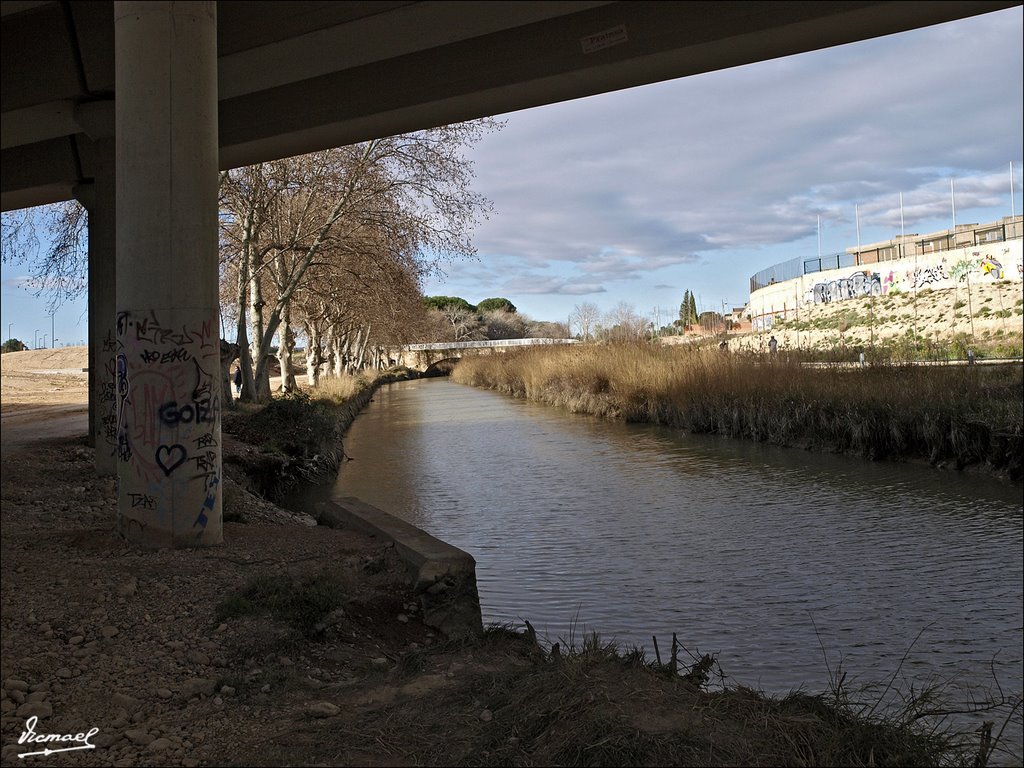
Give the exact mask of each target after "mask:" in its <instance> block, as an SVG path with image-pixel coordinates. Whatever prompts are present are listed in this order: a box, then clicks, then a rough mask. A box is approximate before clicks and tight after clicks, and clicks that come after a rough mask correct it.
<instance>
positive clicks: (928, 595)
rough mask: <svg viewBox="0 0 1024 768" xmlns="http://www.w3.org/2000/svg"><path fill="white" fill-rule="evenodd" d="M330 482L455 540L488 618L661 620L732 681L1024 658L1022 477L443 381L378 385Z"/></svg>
mask: <svg viewBox="0 0 1024 768" xmlns="http://www.w3.org/2000/svg"><path fill="white" fill-rule="evenodd" d="M375 400H376V402H375V403H373V404H372V405H371V406H370V408H369V409H368V410H367V411H366V412H365V413H363V414H361V415H360V416H359V417H358V419H357V420H356V422H355V424H354V425H353V427H352V428H351V430H350V431H349V434H348V436H347V438H346V445H345V449H346V452H347V453H348V454H349V455H350V456H352V457H353V458H354V461H352V462H350V463H346V464H345V465H344V466H343V468H342V471H341V472H340V473H339V477H338V482H337V485H336V488H335V493H336V494H337V495H339V496H357V497H359V498H361V499H364V500H365V501H368V502H369V503H371V504H374V505H376V506H379V507H381V508H383V509H386V510H388V511H390V512H392V513H394V514H398V515H400V516H402V517H404V518H406V519H408V520H409V521H410V522H412V523H414V524H416V525H418V526H420V527H422V528H424V529H425V530H427V531H429V532H431V533H433V534H435V535H437V536H439V537H440V538H442V539H445V540H447V541H450V542H452V543H453V544H455V545H457V546H459V547H462V548H463V549H465V550H467V551H469V552H471V553H472V554H473V555H474V557H476V559H477V563H478V577H479V586H480V594H481V601H482V606H483V611H484V618H485V621H517V620H519V619H520V618H528V619H529V620H530V621H531V623H533V624H534V625H535V626H537V628H538V630H542V631H544V630H546V632H547V633H548V635H549V636H550V638H551V639H557V638H558V637H560V636H561V637H566V636H567V634H568V632H569V631H570V625H571V624H572V622H573V620H574V617H575V619H576V620H577V621H578V629H577V637H578V636H579V632H580V631H582V628H583V627H584V626H586V627H588V628H594V629H598V630H599V631H600V632H601V633H602V635H603V636H604V637H615V638H617V639H618V640H620V641H623V642H637V643H644V644H649V642H650V638H651V635H652V634H658V635H660V636H661V637H665V638H669V637H670V636H671V633H672V632H676V633H678V635H679V637H680V640H681V641H682V642H684V644H685V645H686V646H687V647H688V648H690V649H691V650H696V649H699V650H700V651H702V652H711V651H715V652H718V653H719V654H720V661H721V664H722V666H723V668H724V669H725V671H726V672H727V673H728V674H730V675H731V676H732V679H733V680H734V681H735V682H742V683H744V684H747V685H753V686H760V687H763V688H765V689H767V690H773V691H785V690H788V689H790V688H792V687H794V686H797V685H800V684H806V685H808V686H810V687H812V688H819V689H820V688H821V687H823V686H824V685H825V684H826V683H827V677H828V673H827V670H826V664H825V662H824V660H823V655H822V648H821V646H824V648H825V650H826V652H827V654H828V657H829V662H830V664H831V666H832V668H833V670H834V669H835V665H836V663H837V661H838V660H839V659H840V658H842V659H843V664H844V667H845V668H846V669H848V670H850V672H851V674H854V673H855V674H858V675H860V676H861V677H862V678H863V679H865V680H880V679H883V678H886V677H888V676H889V675H891V674H892V673H893V672H894V671H895V669H896V668H897V666H898V665H899V663H900V659H901V658H902V657H903V655H904V654H905V652H906V651H907V649H908V648H909V647H910V646H911V645H912V644H914V643H915V639H916V638H918V635H919V634H920V635H921V637H920V639H918V640H917V642H916V645H914V651H913V653H912V654H911V656H910V658H909V659H908V662H907V664H906V665H905V666H904V671H905V672H906V673H907V674H908V675H910V676H913V677H914V679H927V678H928V677H930V676H932V675H939V676H941V677H943V678H946V679H948V678H949V677H952V676H958V677H960V678H961V679H964V680H966V681H973V682H980V681H983V680H985V679H986V678H987V674H988V664H989V662H990V661H991V659H992V658H993V657H994V656H996V654H998V665H997V667H998V669H999V672H1000V675H1001V677H1000V680H1001V682H1002V683H1003V685H1004V687H1007V688H1009V689H1011V690H1013V691H1019V690H1020V689H1021V687H1022V679H1024V663H1022V651H1021V643H1022V625H1024V610H1022V599H1024V564H1022V557H1021V552H1022V547H1024V527H1022V514H1021V499H1020V487H1019V486H1014V485H1012V484H1009V483H1005V482H1000V481H997V480H993V479H990V478H987V477H982V476H963V475H960V474H957V473H944V472H941V471H935V470H932V469H930V468H927V467H918V466H910V465H889V464H873V463H870V462H865V461H861V460H859V459H851V458H848V457H840V456H830V455H820V454H815V453H807V452H803V451H795V450H781V449H774V448H769V447H764V446H759V445H756V444H752V443H746V442H743V441H737V440H730V439H718V438H712V437H693V436H683V435H679V434H678V433H675V432H673V431H670V430H666V429H660V428H653V427H648V426H642V425H624V424H612V423H607V422H603V421H600V420H597V419H594V418H590V417H581V416H573V415H571V414H567V413H564V412H561V411H558V410H556V409H551V408H547V407H544V406H539V405H535V404H532V403H527V402H523V401H517V400H512V399H510V398H506V397H504V396H502V395H498V394H495V393H490V392H484V391H480V390H474V389H470V388H467V387H462V386H459V385H456V384H452V383H451V382H448V381H436V380H435V381H429V382H426V381H420V382H409V383H405V384H399V385H393V386H391V387H388V388H386V389H383V390H381V391H380V392H378V394H377V395H376V396H375Z"/></svg>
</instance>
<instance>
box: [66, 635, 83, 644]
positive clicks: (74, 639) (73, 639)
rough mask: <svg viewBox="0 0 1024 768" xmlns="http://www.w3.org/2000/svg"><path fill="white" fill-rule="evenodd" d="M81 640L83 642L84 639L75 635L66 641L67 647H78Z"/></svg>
mask: <svg viewBox="0 0 1024 768" xmlns="http://www.w3.org/2000/svg"><path fill="white" fill-rule="evenodd" d="M83 640H85V638H84V637H82V636H81V635H75V636H74V637H72V638H71V639H70V640H68V645H78V644H79V643H81V642H82V641H83Z"/></svg>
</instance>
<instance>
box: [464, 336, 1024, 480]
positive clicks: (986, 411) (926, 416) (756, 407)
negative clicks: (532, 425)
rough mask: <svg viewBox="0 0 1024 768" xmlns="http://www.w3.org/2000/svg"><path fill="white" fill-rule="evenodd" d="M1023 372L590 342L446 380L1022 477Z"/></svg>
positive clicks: (586, 409) (507, 359) (701, 427)
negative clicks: (815, 364) (810, 361)
mask: <svg viewBox="0 0 1024 768" xmlns="http://www.w3.org/2000/svg"><path fill="white" fill-rule="evenodd" d="M1022 370H1024V369H1022V367H1021V366H1020V365H1010V366H994V367H991V368H989V367H985V368H983V367H981V366H970V367H967V366H963V367H946V366H939V367H917V366H890V365H886V366H870V367H867V368H849V367H839V366H830V367H823V368H811V367H807V366H804V365H802V364H801V362H800V361H799V360H797V359H791V358H787V357H785V356H782V355H779V356H776V357H765V356H745V355H734V354H728V353H722V352H720V351H719V350H717V349H688V348H683V347H671V348H665V347H659V346H655V345H650V344H610V345H600V344H595V345H579V346H571V347H553V348H544V349H523V350H516V351H513V352H510V353H507V354H501V355H491V356H486V357H485V356H480V357H467V358H464V359H463V360H462V361H461V362H460V363H459V365H458V366H457V367H456V369H455V371H454V372H453V374H452V377H453V379H454V380H456V381H459V382H461V383H465V384H470V385H472V386H478V387H485V388H489V389H495V390H499V391H502V392H506V393H508V394H511V395H513V396H515V397H521V398H526V399H530V400H536V401H539V402H543V403H547V404H550V405H557V406H559V407H562V408H566V409H568V410H570V411H572V412H579V413H591V414H595V415H598V416H602V417H606V418H613V419H623V420H626V421H635V422H649V423H654V424H662V425H666V426H670V427H675V428H679V429H682V430H685V431H687V432H693V433H706V434H722V435H728V436H732V437H741V438H746V439H752V440H757V441H761V442H768V443H772V444H776V445H782V446H791V445H798V446H804V447H812V448H818V449H822V450H833V451H841V452H849V453H856V454H859V455H862V456H864V457H865V458H870V459H878V460H881V459H926V460H928V461H930V462H931V463H932V464H939V463H951V464H955V466H957V467H958V468H963V467H965V466H969V465H985V466H987V467H988V468H989V469H991V470H994V471H997V472H1001V473H1005V474H1007V475H1009V476H1010V477H1011V478H1013V479H1020V477H1021V464H1022V435H1024V429H1022V414H1024V407H1022V402H1021V392H1022Z"/></svg>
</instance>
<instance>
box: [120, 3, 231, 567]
mask: <svg viewBox="0 0 1024 768" xmlns="http://www.w3.org/2000/svg"><path fill="white" fill-rule="evenodd" d="M114 49H115V68H116V70H115V71H116V80H115V82H116V93H117V101H116V105H115V110H116V125H117V192H116V194H117V318H116V342H117V352H116V363H115V365H116V377H117V383H116V398H117V468H118V487H119V491H118V496H119V499H118V521H119V528H120V531H121V533H122V534H123V535H124V536H125V537H126V538H127V539H128V540H130V541H132V542H135V543H138V544H141V545H144V546H153V547H171V546H173V547H186V546H200V545H212V544H218V543H220V542H221V540H222V533H221V522H222V521H221V450H220V441H221V433H220V426H221V421H220V414H221V403H220V386H219V382H218V380H217V376H218V373H219V371H220V337H219V333H218V322H217V317H218V290H217V280H218V264H217V147H218V143H217V19H216V3H215V2H115V3H114Z"/></svg>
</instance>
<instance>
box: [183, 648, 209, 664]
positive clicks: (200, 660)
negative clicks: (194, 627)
mask: <svg viewBox="0 0 1024 768" xmlns="http://www.w3.org/2000/svg"><path fill="white" fill-rule="evenodd" d="M188 660H189V661H191V662H192V663H193V664H199V665H200V666H203V667H205V666H208V665H209V663H210V657H209V656H207V655H206V654H205V653H203V652H202V651H189V652H188Z"/></svg>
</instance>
